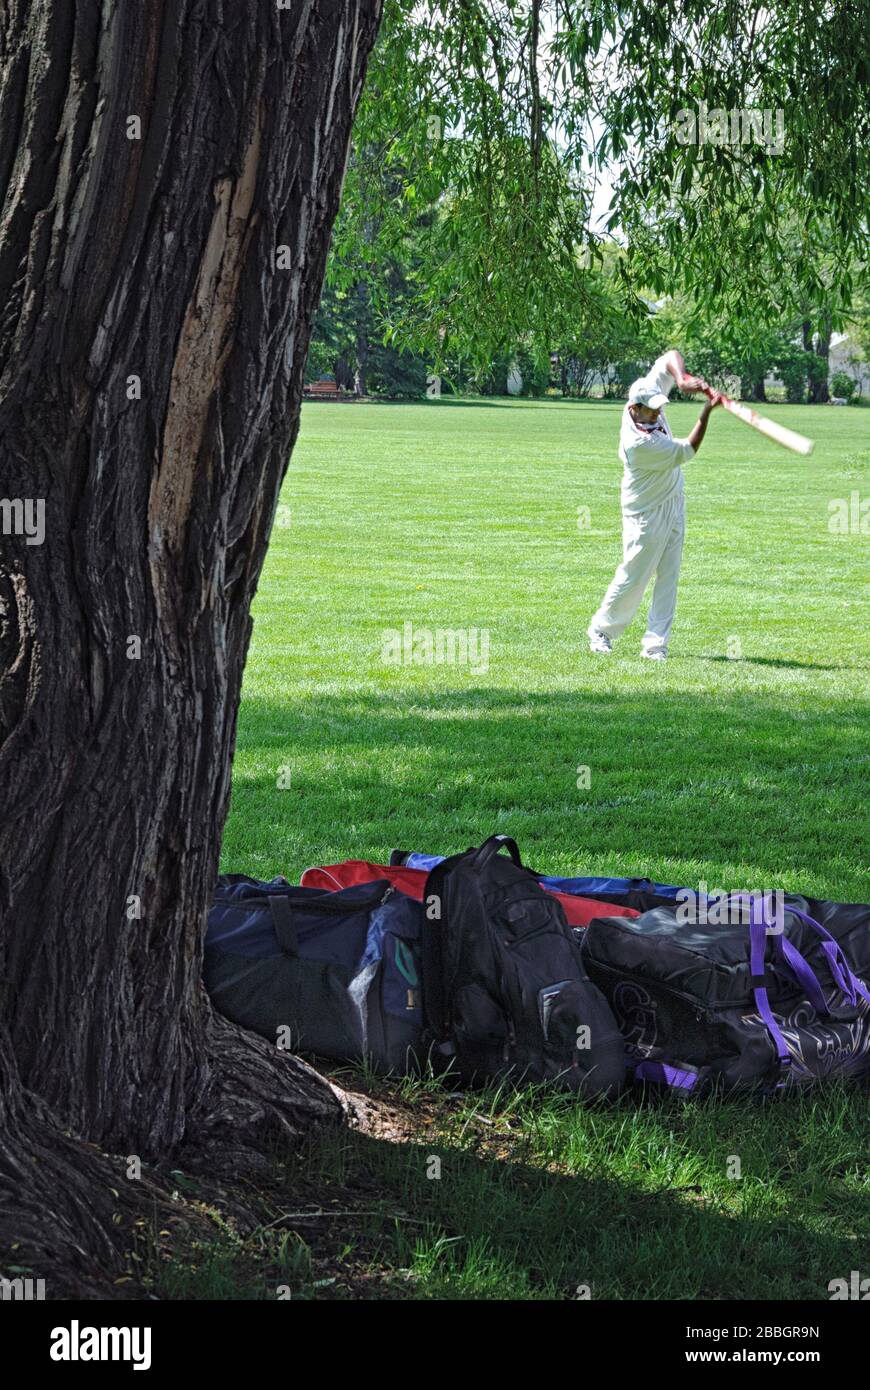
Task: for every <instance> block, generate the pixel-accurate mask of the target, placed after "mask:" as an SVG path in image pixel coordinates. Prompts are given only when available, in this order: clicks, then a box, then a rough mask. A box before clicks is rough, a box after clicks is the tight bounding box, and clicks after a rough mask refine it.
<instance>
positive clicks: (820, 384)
mask: <svg viewBox="0 0 870 1390" xmlns="http://www.w3.org/2000/svg"><path fill="white" fill-rule="evenodd" d="M830 352H831V316H830V314H828V313H825V314H823V315H822V321H821V325H820V327H819V330H818V332H817V333H816V336H815V342H814V344H813V357H812V361H811V364H810V371H809V383H808V385H809V400H810V402H811V404H812V405H826V404H827V402H828V401H829V400H830V399H831V393H830V390H829V388H828V373H829V371H830Z"/></svg>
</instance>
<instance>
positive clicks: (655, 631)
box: [591, 494, 686, 652]
mask: <svg viewBox="0 0 870 1390" xmlns="http://www.w3.org/2000/svg"><path fill="white" fill-rule="evenodd" d="M685 532H686V514H685V499H684V497H683V496H682V494H681V495H680V496H679V497H671V498H669V499H668V501H667V502H663V503H662V505H661V506H660V507H654V508H653V509H652V510H651V511H648V512H644V513H643V515H642V516H623V518H622V564H621V565H620V566H619V568H618V569H617V571H616V574H615V575H614V576H613V579H612V581H611V584H610V588H609V589H608V590H607V593H606V594H605V595H604V601H603V602H602V604H601V607H600V608H599V610H598V612H597V613H596V614H595V617H594V618H593V619H592V622H591V626H592V627H594V628H597V629H598V631H599V632H603V633H604V634H605V636H607V637H609V638H610V639H611V641H612V640H613V639H615V638H617V637H618V636H619V634H620V633H621V632H624V631H625V629H626V628H627V627H628V625H629V623H630V622H631V620H632V618H633V617H634V615H635V613H636V612H637V610H638V608H640V605H641V602H642V600H643V596H644V594H645V592H646V588H647V585H648V584H649V582H650V580H651V579H652V577H653V575H655V581H656V582H655V588H654V589H653V596H652V603H651V604H650V610H649V615H648V617H647V625H646V632H645V633H644V636H643V641H642V643H641V645H642V647H643V650H644V651H645V652H655V651H659V652H666V651H667V649H668V637H669V636H670V632H671V625H672V623H673V621H674V613H675V612H676V608H677V584H678V583H679V579H680V562H681V560H682V558H683V539H684V537H685Z"/></svg>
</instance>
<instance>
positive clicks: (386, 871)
mask: <svg viewBox="0 0 870 1390" xmlns="http://www.w3.org/2000/svg"><path fill="white" fill-rule="evenodd" d="M428 877H429V875H428V872H427V871H426V870H425V869H406V868H404V867H402V866H401V865H400V866H397V867H395V868H391V867H390V866H389V865H387V864H370V863H369V861H368V860H367V859H345V861H344V863H342V864H326V865H325V866H324V867H322V868H316V869H306V870H305V873H304V874H303V875H302V878H301V879H300V884H301V886H302V887H303V888H326V889H329V890H331V891H337V890H338V889H339V888H350V886H351V884H354V883H373V882H374V881H375V879H379V878H380V879H383V878H385V879H387V880H388V882H390V883H392V885H393V887H394V888H396V889H398V891H399V892H400V893H404V894H405V895H406V896H407V897H409V898H416V900H417V902H422V901H423V893H424V891H425V888H426V879H427V878H428ZM541 886H542V887H543V888H545V891H546V892H548V893H552V894H553V897H554V898H558V899H559V902H560V903H561V904H562V908H563V910H564V913H565V917H566V918H567V920H568V924H569V926H572V927H587V926H588V925H589V923H590V922H591V921H592V919H593V917H639V916H640V913H639V912H637V911H635V909H634V908H633V907H619V906H618V905H617V904H616V903H607V902H603V901H602V900H601V898H580V897H577V895H576V894H574V893H557V892H556V891H555V890H554V889H552V888H546V885H544V884H542V885H541Z"/></svg>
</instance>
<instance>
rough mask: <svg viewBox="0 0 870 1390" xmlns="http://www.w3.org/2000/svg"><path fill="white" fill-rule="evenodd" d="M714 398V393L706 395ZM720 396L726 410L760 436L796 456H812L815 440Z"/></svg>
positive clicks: (727, 397)
mask: <svg viewBox="0 0 870 1390" xmlns="http://www.w3.org/2000/svg"><path fill="white" fill-rule="evenodd" d="M705 394H706V395H708V396H712V394H713V393H712V392H710V391H707V392H706V393H705ZM719 396H720V397H721V400H722V407H723V409H724V410H727V411H730V413H731V414H732V415H736V416H737V419H738V420H742V421H743V423H744V425H751V426H752V428H753V429H754V430H758V432H759V434H766V435H767V437H768V439H772V440H773V441H774V443H775V444H781V445H782V447H783V448H784V449H791V450H792V452H793V453H795V454H811V453H812V452H813V440H812V439H807V437H806V435H805V434H798V433H797V431H796V430H790V429H787V428H786V426H785V425H778V424H777V423H776V422H775V421H774V420H768V418H767V416H766V415H759V413H758V411H757V410H752V409H751V408H750V407H749V406H748V405H740V403H739V402H738V401H732V399H731V397H730V396H726V395H724V394H723V393H722V392H721V391H720V392H719Z"/></svg>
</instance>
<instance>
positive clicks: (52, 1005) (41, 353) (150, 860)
mask: <svg viewBox="0 0 870 1390" xmlns="http://www.w3.org/2000/svg"><path fill="white" fill-rule="evenodd" d="M279 6H280V0H246V2H245V4H243V5H240V4H237V3H235V0H171V3H170V0H149V3H148V4H141V3H140V0H121V2H120V3H115V0H102V3H101V0H78V2H77V3H76V4H71V3H65V2H62V0H57V2H56V3H50V2H49V0H43V2H42V3H37V2H36V0H34V3H32V4H30V3H28V0H8V3H6V4H5V5H4V6H3V7H2V9H0V200H2V202H0V499H5V501H6V502H7V503H8V505H7V506H6V507H5V508H4V509H3V510H2V512H0V527H2V529H3V530H5V531H6V532H7V534H5V535H3V537H2V552H0V1227H2V1225H3V1219H4V1215H5V1216H6V1217H7V1218H8V1220H11V1219H12V1216H11V1214H12V1213H13V1212H14V1211H15V1210H19V1211H20V1210H23V1209H25V1208H26V1209H27V1210H28V1211H31V1212H35V1211H36V1209H37V1205H38V1197H39V1185H38V1175H39V1171H40V1169H39V1167H38V1166H34V1164H33V1163H31V1162H30V1161H29V1155H32V1152H33V1148H34V1146H35V1145H37V1144H40V1145H41V1146H42V1148H43V1150H45V1151H49V1150H50V1149H51V1142H50V1140H51V1125H52V1123H53V1119H52V1117H56V1120H57V1121H58V1122H59V1123H60V1125H61V1126H62V1127H63V1128H64V1129H66V1130H68V1131H70V1132H71V1133H72V1134H74V1135H75V1136H78V1137H79V1138H80V1139H81V1138H84V1139H86V1140H89V1141H92V1142H94V1143H96V1144H98V1145H100V1146H101V1147H103V1148H105V1149H111V1150H113V1151H116V1152H119V1153H123V1154H133V1153H135V1154H139V1155H141V1156H143V1157H144V1158H148V1157H151V1156H157V1155H161V1154H165V1153H166V1152H168V1151H172V1150H173V1149H174V1148H176V1147H177V1146H178V1145H179V1144H181V1143H182V1142H183V1141H184V1142H189V1141H190V1140H191V1136H194V1135H197V1134H200V1135H205V1136H208V1135H209V1134H212V1135H213V1134H215V1133H218V1132H229V1131H230V1130H234V1131H236V1132H237V1131H238V1129H239V1127H240V1126H241V1127H244V1126H245V1125H246V1124H247V1125H250V1126H252V1127H255V1126H256V1125H257V1124H259V1123H261V1122H262V1121H264V1119H269V1120H270V1121H271V1122H272V1123H278V1124H281V1125H283V1126H284V1127H285V1129H287V1130H289V1131H291V1132H297V1131H298V1130H299V1129H301V1128H303V1127H304V1126H305V1125H306V1124H308V1123H310V1122H311V1121H312V1120H313V1119H314V1118H325V1117H328V1116H335V1115H338V1114H339V1113H340V1109H341V1106H340V1100H339V1099H338V1097H337V1096H336V1094H335V1092H334V1091H333V1090H332V1088H330V1087H329V1086H328V1085H327V1083H326V1082H324V1081H323V1080H322V1079H321V1078H319V1077H317V1075H316V1074H315V1073H314V1072H313V1071H311V1069H310V1068H307V1067H305V1066H304V1065H303V1064H302V1063H300V1062H298V1061H296V1060H294V1059H292V1058H287V1057H283V1056H282V1055H280V1054H277V1053H276V1052H275V1050H274V1049H272V1048H270V1047H269V1046H268V1045H267V1044H265V1043H262V1042H260V1041H259V1040H257V1039H254V1038H252V1037H251V1036H250V1035H246V1034H243V1033H241V1032H240V1031H239V1030H237V1029H233V1028H231V1027H230V1026H229V1025H226V1024H224V1023H223V1022H222V1021H221V1020H218V1019H216V1018H215V1017H214V1016H213V1015H212V1013H211V1010H210V1008H209V1006H208V1003H207V1001H206V1000H205V998H204V996H203V994H202V990H201V984H200V964H201V949H202V937H203V930H204V912H205V905H206V903H207V900H208V896H209V893H210V890H211V887H212V884H213V882H214V879H215V875H216V872H217V867H218V855H219V848H220V839H221V833H222V828H223V824H224V819H225V816H226V811H227V805H228V797H229V787H230V767H231V761H232V753H233V745H234V737H235V722H236V710H237V705H238V698H239V690H240V684H241V676H242V668H243V665H244V660H245V655H246V651H247V646H248V640H249V636H250V630H251V620H250V617H249V609H250V603H251V599H252V596H253V594H254V590H255V588H256V584H257V580H258V576H259V573H260V569H261V565H262V562H263V558H264V554H265V550H266V545H267V540H268V535H269V530H270V526H271V522H272V517H273V514H274V511H275V507H276V503H277V498H278V492H279V488H280V484H281V480H282V478H283V475H284V472H285V469H286V467H287V462H288V458H289V454H290V450H291V448H292V445H293V442H294V440H295V437H296V433H297V429H298V422H299V407H300V401H301V392H302V380H303V375H302V374H303V367H304V360H305V354H306V350H307V346H308V336H309V329H310V323H311V318H312V315H313V312H314V309H315V306H316V303H317V299H318V296H319V293H320V288H321V283H322V277H323V271H324V264H325V258H326V253H327V248H328V242H329V236H330V232H331V227H332V222H333V219H334V216H335V213H336V210H337V206H338V200H339V194H340V188H341V181H342V177H343V171H344V166H345V162H346V157H347V149H348V144H349V138H350V130H351V125H352V121H353V115H354V111H355V108H356V103H357V100H358V97H359V94H360V90H361V86H362V82H363V79H364V71H365V64H366V59H367V56H368V52H369V50H370V47H371V44H372V42H373V40H374V36H375V32H376V28H377V23H378V19H379V9H380V0H293V3H292V5H288V6H287V7H283V8H281V7H279ZM42 505H44V539H42V543H34V542H37V541H38V540H39V536H38V520H36V524H35V525H33V526H30V525H29V524H28V519H29V521H34V519H38V517H39V508H40V506H42ZM28 506H30V507H31V510H28V509H27V508H28ZM26 530H29V532H30V534H24V533H23V532H24V531H26ZM10 531H11V532H12V534H8V533H9V532H10ZM34 533H36V534H34ZM137 914H141V915H137ZM27 1092H29V1093H31V1097H34V1096H35V1097H38V1100H36V1101H34V1100H32V1099H31V1101H30V1102H28V1100H27V1095H26V1093H27ZM25 1116H26V1117H27V1121H26V1123H25V1120H24V1118H23V1117H25ZM37 1131H39V1134H41V1136H42V1137H41V1139H40V1138H39V1137H38V1135H37ZM65 1142H67V1141H65V1140H62V1139H61V1138H59V1137H58V1139H57V1147H56V1148H55V1150H53V1151H55V1152H58V1153H59V1152H60V1149H61V1148H62V1147H63V1144H64V1143H65ZM72 1142H73V1141H69V1143H72ZM89 1152H91V1151H89ZM46 1176H48V1175H46ZM54 1176H55V1179H56V1176H57V1175H56V1174H55V1175H54ZM42 1196H43V1197H46V1193H45V1192H43V1193H42ZM55 1215H56V1213H55ZM35 1220H36V1217H35V1216H34V1221H35ZM81 1220H82V1221H84V1220H85V1215H84V1214H82V1216H81ZM7 1227H8V1221H7ZM70 1238H71V1239H72V1236H71V1237H70ZM79 1239H81V1232H79ZM94 1239H95V1241H96V1242H97V1243H98V1242H99V1236H98V1235H97V1236H95V1238H94ZM0 1272H2V1271H0Z"/></svg>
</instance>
